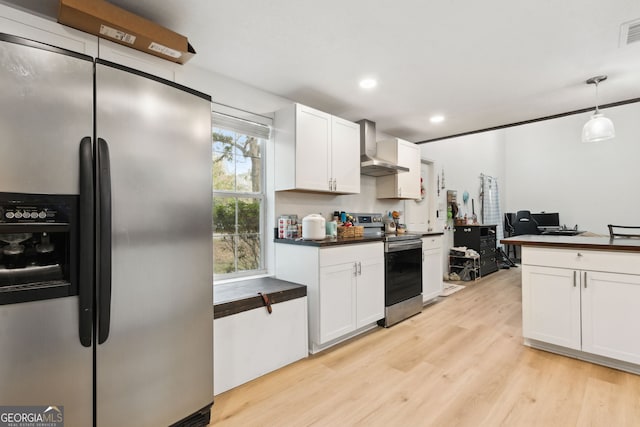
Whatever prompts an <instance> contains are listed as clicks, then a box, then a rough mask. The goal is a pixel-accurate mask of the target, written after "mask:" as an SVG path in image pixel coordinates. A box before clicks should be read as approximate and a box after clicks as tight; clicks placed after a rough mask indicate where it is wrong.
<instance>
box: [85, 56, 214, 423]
mask: <svg viewBox="0 0 640 427" xmlns="http://www.w3.org/2000/svg"><path fill="white" fill-rule="evenodd" d="M96 104H97V107H96V123H97V136H98V138H101V139H103V140H104V141H106V143H107V144H108V149H109V157H110V174H111V177H110V184H111V225H112V229H111V234H110V235H111V241H112V249H111V262H112V269H111V283H112V288H111V290H112V292H111V301H110V324H109V335H108V338H106V341H105V342H104V343H103V344H101V345H98V347H97V355H96V399H97V409H96V411H97V425H98V426H99V427H108V426H124V425H131V426H133V425H141V426H142V425H153V426H160V425H169V424H172V423H174V422H176V421H178V420H180V419H182V418H183V417H186V416H188V415H189V414H191V413H193V412H195V411H197V410H199V409H201V408H203V407H205V406H207V405H208V404H210V403H211V402H212V401H213V287H212V285H213V283H212V277H213V271H212V268H213V266H212V263H211V259H212V240H211V236H212V234H211V206H212V205H211V104H210V100H209V99H206V98H202V97H199V96H195V95H194V94H193V93H189V92H187V91H185V90H182V89H181V88H179V87H177V86H176V85H172V84H170V83H168V82H165V81H160V80H154V79H151V78H147V77H146V76H144V75H140V74H137V73H135V72H133V71H131V70H127V69H121V68H119V67H115V66H112V65H109V64H106V63H102V62H100V61H99V63H98V64H96ZM99 179H101V178H100V177H99ZM105 309H106V308H104V307H103V304H102V303H101V304H100V305H99V310H105ZM101 326H104V325H99V327H101Z"/></svg>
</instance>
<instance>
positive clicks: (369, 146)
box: [356, 119, 409, 176]
mask: <svg viewBox="0 0 640 427" xmlns="http://www.w3.org/2000/svg"><path fill="white" fill-rule="evenodd" d="M356 123H358V124H359V125H360V174H361V175H369V176H385V175H395V174H397V173H401V172H409V168H406V167H404V166H398V165H395V164H393V163H390V162H389V161H387V160H382V159H378V158H377V157H376V152H377V151H378V150H377V148H376V124H375V122H372V121H371V120H367V119H363V120H360V121H358V122H356Z"/></svg>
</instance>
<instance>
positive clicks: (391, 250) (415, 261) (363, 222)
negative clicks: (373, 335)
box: [353, 213, 422, 327]
mask: <svg viewBox="0 0 640 427" xmlns="http://www.w3.org/2000/svg"><path fill="white" fill-rule="evenodd" d="M353 216H354V218H355V225H360V226H363V227H364V235H365V236H381V237H382V239H383V241H384V258H385V272H384V277H385V280H384V289H385V296H384V299H385V304H384V305H385V318H384V319H382V320H380V321H379V322H378V323H379V324H380V325H381V326H385V327H389V326H392V325H395V324H396V323H398V322H401V321H402V320H404V319H406V318H408V317H411V316H413V315H415V314H418V313H420V312H421V311H422V236H421V235H419V234H411V233H403V234H395V233H393V234H385V232H384V230H385V226H384V221H383V216H382V214H376V213H356V214H353Z"/></svg>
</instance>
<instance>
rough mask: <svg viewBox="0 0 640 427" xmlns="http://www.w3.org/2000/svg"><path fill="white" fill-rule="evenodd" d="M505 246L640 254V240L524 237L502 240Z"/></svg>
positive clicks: (544, 236) (585, 237) (545, 236)
mask: <svg viewBox="0 0 640 427" xmlns="http://www.w3.org/2000/svg"><path fill="white" fill-rule="evenodd" d="M500 243H502V244H505V245H515V246H542V247H549V248H561V249H562V248H566V249H594V250H606V251H626V252H640V239H619V238H616V239H611V238H609V237H591V236H580V235H578V236H548V235H524V236H514V237H508V238H506V239H502V240H500Z"/></svg>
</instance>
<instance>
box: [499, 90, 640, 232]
mask: <svg viewBox="0 0 640 427" xmlns="http://www.w3.org/2000/svg"><path fill="white" fill-rule="evenodd" d="M602 112H603V113H604V114H605V115H606V116H607V117H609V118H610V119H611V120H612V121H613V123H614V125H615V128H616V137H615V139H613V140H609V141H602V142H597V143H589V144H584V143H582V142H581V141H580V138H581V132H582V127H583V125H584V124H585V123H586V122H587V121H588V119H589V116H590V115H591V113H585V114H577V115H572V116H567V117H563V118H559V119H554V120H547V121H543V122H538V123H532V124H528V125H523V126H517V127H513V128H508V129H506V130H505V131H504V132H505V135H506V144H505V172H506V175H505V182H506V184H507V187H506V200H505V202H506V203H505V209H504V210H505V212H506V211H517V210H523V209H526V210H530V211H532V212H539V211H547V212H555V211H557V212H559V213H560V222H561V223H563V224H567V225H568V226H574V225H575V224H578V226H579V228H580V229H581V230H587V231H591V232H594V233H598V234H605V235H608V230H607V224H609V223H613V224H623V225H625V224H626V225H640V197H637V196H638V194H639V193H638V190H637V188H636V186H638V185H639V184H640V162H639V161H638V160H639V159H640V141H639V139H640V120H639V119H638V117H640V103H635V104H628V105H624V106H620V107H615V108H610V109H606V110H602Z"/></svg>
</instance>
